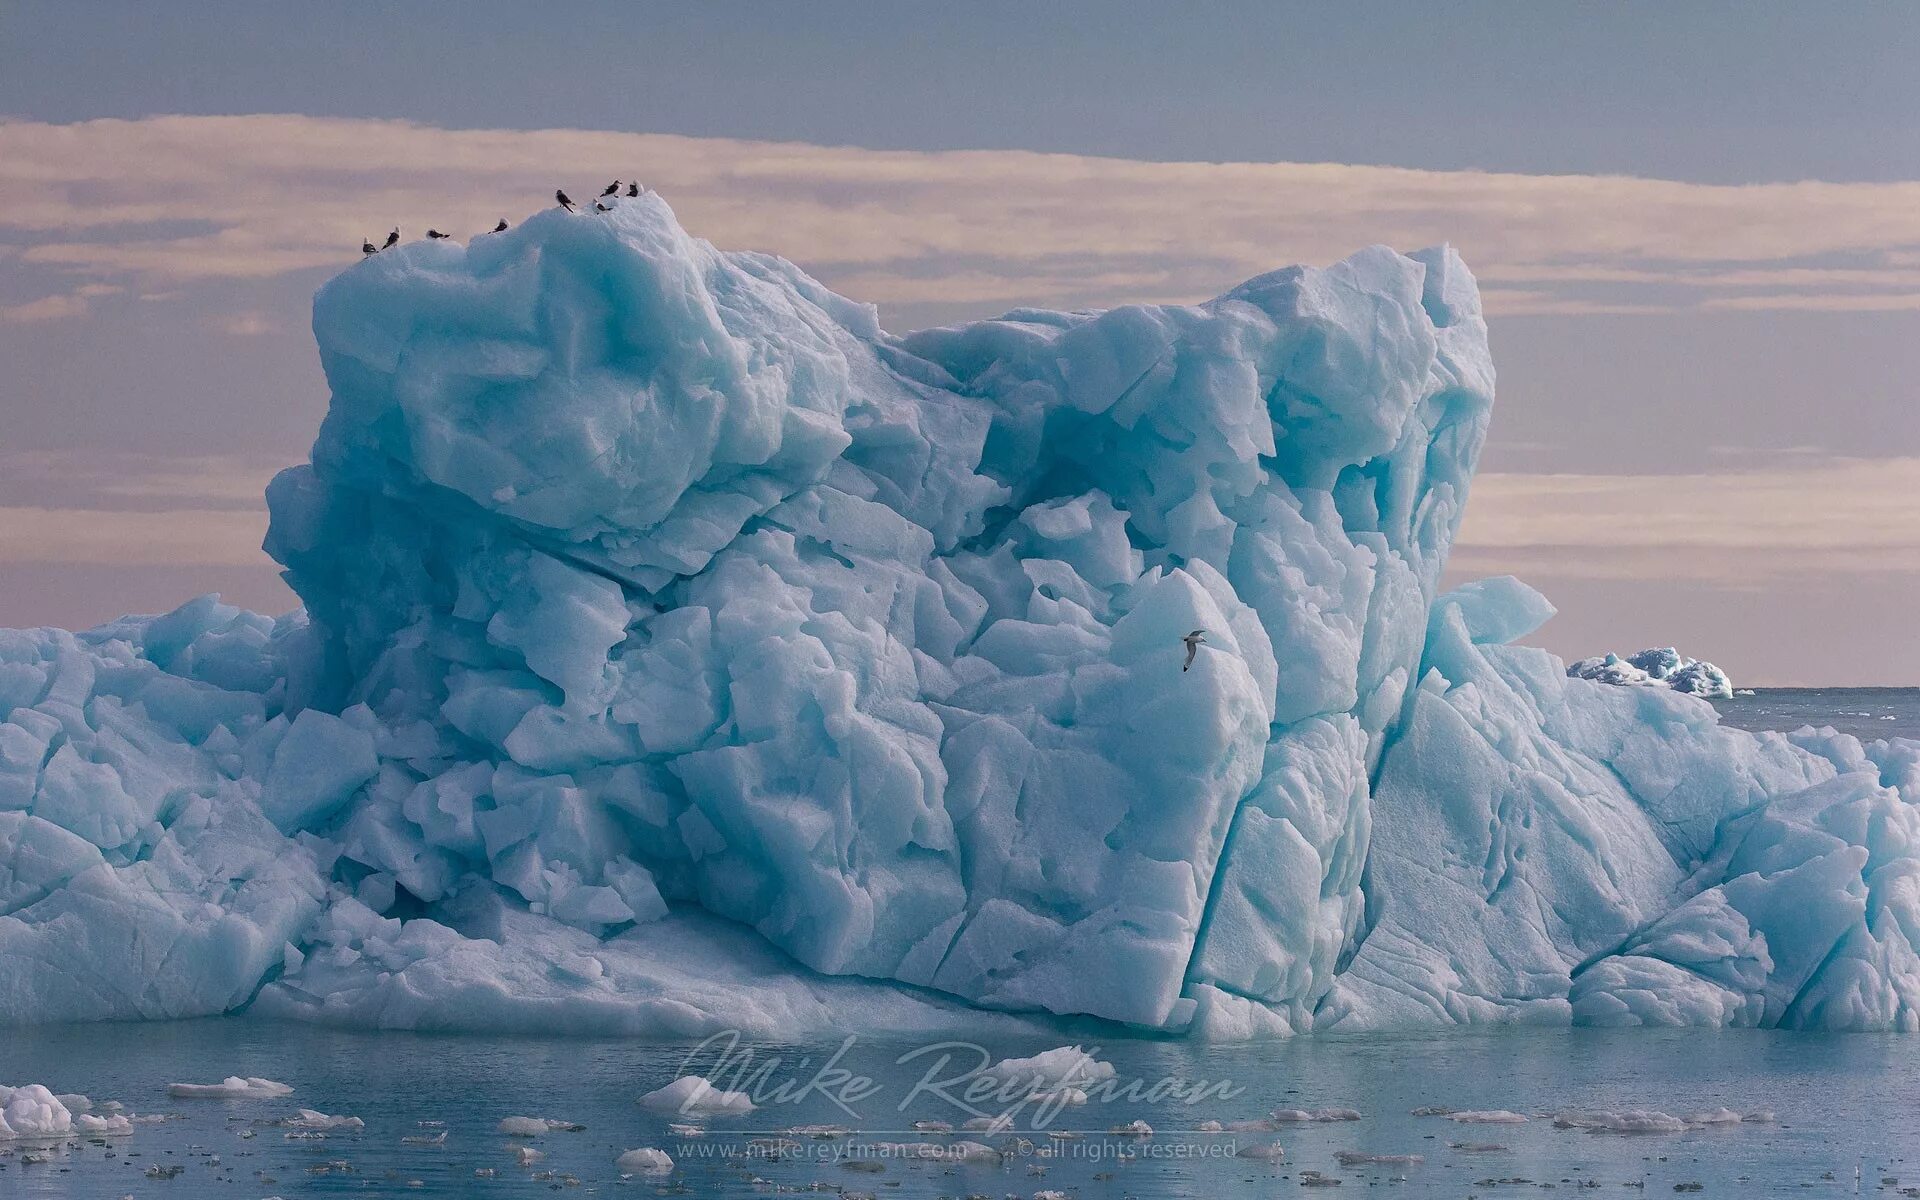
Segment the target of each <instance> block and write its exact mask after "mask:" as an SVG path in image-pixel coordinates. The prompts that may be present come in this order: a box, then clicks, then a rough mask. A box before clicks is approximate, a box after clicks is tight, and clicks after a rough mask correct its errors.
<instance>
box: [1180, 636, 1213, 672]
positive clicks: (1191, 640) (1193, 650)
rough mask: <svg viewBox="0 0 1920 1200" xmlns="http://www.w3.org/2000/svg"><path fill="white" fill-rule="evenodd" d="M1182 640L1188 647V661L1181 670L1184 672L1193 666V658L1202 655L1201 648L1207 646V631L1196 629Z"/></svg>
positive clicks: (1182, 664) (1181, 665) (1182, 665)
mask: <svg viewBox="0 0 1920 1200" xmlns="http://www.w3.org/2000/svg"><path fill="white" fill-rule="evenodd" d="M1180 640H1181V641H1182V642H1185V643H1186V646H1187V661H1186V662H1183V663H1181V664H1180V669H1181V670H1182V671H1184V670H1186V669H1187V668H1188V667H1191V666H1192V665H1193V656H1194V655H1196V654H1198V653H1200V647H1201V646H1203V645H1205V644H1206V641H1207V631H1206V630H1204V629H1196V630H1194V631H1193V632H1192V633H1190V634H1188V635H1187V636H1185V637H1183V638H1181V639H1180Z"/></svg>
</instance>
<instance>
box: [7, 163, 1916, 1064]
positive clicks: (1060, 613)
mask: <svg viewBox="0 0 1920 1200" xmlns="http://www.w3.org/2000/svg"><path fill="white" fill-rule="evenodd" d="M314 333H315V337H316V340H317V342H318V345H319V350H320V358H321V364H322V366H323V368H324V370H325V372H326V376H327V380H328V384H329V386H330V388H331V391H332V403H331V406H330V408H329V411H328V414H327V417H326V419H325V421H324V423H323V424H322V426H321V428H320V431H319V435H318V438H317V440H316V442H315V444H314V447H313V452H312V456H311V461H310V462H309V463H307V464H304V465H301V466H297V467H294V468H292V469H290V470H288V471H285V472H283V473H282V474H281V475H279V476H278V477H277V478H276V479H275V480H274V481H273V483H272V485H271V486H270V488H269V490H268V495H267V500H268V506H269V508H270V510H271V527H270V531H269V533H268V535H267V541H266V549H267V550H268V552H269V553H270V554H272V555H273V557H274V558H275V559H276V560H277V561H279V562H280V563H281V564H282V565H283V566H284V568H285V576H286V578H287V580H288V582H289V583H290V584H291V585H292V587H293V588H294V590H295V591H296V592H297V593H298V594H299V596H300V597H301V599H302V601H303V607H302V608H301V609H300V610H298V611H296V612H294V613H291V614H288V615H286V616H282V617H278V618H270V617H264V616H260V615H257V614H253V613H248V612H244V611H241V610H239V609H236V608H233V607H231V606H229V605H225V604H222V603H221V602H219V600H218V599H217V598H216V597H211V596H208V597H201V598H200V599H197V600H193V601H190V602H189V603H187V604H185V605H183V606H182V607H181V608H179V609H177V610H175V611H173V612H171V613H167V614H165V615H162V616H154V617H128V618H124V619H122V620H120V621H116V622H113V623H110V624H108V625H105V626H101V627H100V628H97V629H93V630H89V631H85V632H81V633H68V632H63V631H59V630H51V629H36V630H15V631H5V632H0V998H4V1003H0V1021H4V1022H7V1023H33V1022H46V1021H68V1020H103V1019H136V1018H169V1017H184V1016H193V1015H202V1014H211V1013H221V1012H230V1011H236V1010H239V1009H242V1008H248V1007H251V1008H252V1009H253V1010H255V1011H259V1012H264V1013H268V1014H273V1015H277V1016H283V1017H291V1018H297V1019H304V1020H313V1021H322V1022H330V1023H336V1024H342V1025H356V1026H366V1027H377V1028H406V1029H472V1030H490V1031H534V1030H538V1031H552V1030H554V1029H568V1030H573V1031H577V1032H581V1033H611V1034H622V1035H630V1036H647V1037H660V1038H690V1037H704V1036H707V1035H709V1034H712V1033H715V1032H719V1031H723V1030H728V1029H732V1030H737V1031H739V1032H741V1033H742V1034H743V1035H746V1036H753V1037H762V1038H773V1037H799V1036H805V1035H808V1034H813V1033H825V1032H828V1031H844V1030H848V1029H866V1030H895V1031H903V1030H915V1031H924V1030H929V1029H936V1028H937V1029H943V1030H944V1029H957V1028H965V1029H970V1030H973V1031H975V1032H978V1031H980V1030H981V1029H982V1028H1005V1029H1007V1030H1015V1029H1019V1030H1024V1031H1026V1032H1028V1033H1033V1032H1035V1031H1036V1030H1039V1029H1043V1028H1044V1029H1054V1030H1056V1031H1057V1030H1058V1027H1059V1025H1060V1023H1061V1021H1062V1019H1073V1020H1076V1021H1080V1022H1082V1023H1084V1022H1085V1021H1087V1020H1089V1019H1092V1020H1098V1021H1104V1022H1109V1023H1112V1025H1114V1026H1116V1027H1119V1028H1121V1029H1136V1030H1146V1031H1157V1032H1168V1033H1185V1034H1187V1035H1190V1036H1195V1037H1207V1038H1216V1039H1231V1038H1247V1037H1262V1036H1283V1035H1286V1034H1291V1033H1296V1032H1302V1031H1308V1030H1319V1029H1339V1030H1370V1029H1387V1028H1405V1027H1409V1026H1422V1025H1426V1026H1431V1025H1446V1024H1464V1023H1480V1022H1494V1023H1498V1022H1532V1023H1538V1022H1551V1023H1568V1022H1581V1023H1589V1024H1602V1025H1628V1024H1662V1025H1674V1024H1691V1025H1714V1026H1718V1025H1775V1026H1790V1027H1803V1028H1829V1029H1840V1028H1845V1029H1904V1030H1912V1029H1916V1028H1920V960H1916V957H1915V954H1914V951H1913V948H1912V947H1913V945H1914V943H1915V940H1916V936H1917V935H1920V862H1916V857H1915V856H1916V846H1920V818H1916V816H1915V815H1914V809H1913V801H1914V800H1915V799H1920V744H1916V743H1913V742H1907V741H1899V740H1895V741H1881V742H1870V743H1862V742H1860V741H1859V740H1857V739H1854V738H1851V737H1847V736H1844V735H1840V734H1837V733H1834V732H1832V731H1815V730H1804V731H1801V732H1800V733H1796V734H1793V735H1790V736H1789V735H1780V734H1764V735H1753V734H1748V733H1743V732H1740V731H1737V730H1733V729H1728V728H1724V727H1722V726H1720V725H1719V723H1718V721H1717V718H1716V717H1715V714H1714V713H1713V711H1712V709H1711V707H1710V706H1708V705H1706V704H1705V703H1703V702H1702V701H1700V700H1699V699H1697V698H1695V697H1694V696H1691V695H1687V694H1684V692H1685V691H1687V690H1688V688H1676V687H1673V686H1665V687H1660V688H1614V687H1608V686H1605V685H1603V684H1600V683H1596V682H1593V681H1590V680H1587V679H1583V678H1570V677H1569V676H1568V673H1567V671H1566V669H1565V668H1564V667H1563V666H1562V665H1561V664H1560V663H1559V662H1558V661H1557V660H1555V659H1554V658H1552V656H1550V655H1548V654H1546V653H1545V652H1544V651H1540V650H1535V649H1530V648H1526V647H1521V646H1517V645H1514V644H1512V643H1513V642H1515V640H1516V639H1518V638H1521V637H1523V636H1525V635H1526V634H1527V633H1529V632H1531V631H1532V630H1533V629H1535V628H1537V627H1538V625H1539V624H1540V623H1541V622H1542V621H1544V620H1546V619H1547V618H1548V617H1550V616H1551V615H1552V612H1553V609H1552V606H1551V605H1550V604H1549V603H1547V601H1546V600H1545V599H1544V598H1543V597H1541V596H1540V595H1539V594H1538V593H1536V592H1534V591H1533V590H1532V589H1530V588H1528V587H1526V585H1524V584H1522V583H1520V582H1519V581H1517V580H1513V579H1510V578H1500V579H1491V580H1482V581H1479V582H1476V583H1472V584H1468V585H1466V586H1464V587H1461V588H1457V589H1455V590H1453V591H1451V592H1448V593H1445V594H1442V593H1441V591H1440V583H1439V580H1440V576H1441V572H1442V570H1443V568H1444V566H1445V562H1446V558H1447V552H1448V549H1449V546H1450V544H1451V542H1452V539H1453V536H1454V533H1455V531H1456V530H1457V528H1458V526H1459V522H1460V518H1461V515H1462V513H1463V511H1464V505H1465V503H1466V499H1467V492H1468V489H1469V486H1470V481H1471V478H1472V475H1473V471H1474V468H1475V465H1476V462H1477V460H1478V456H1479V452H1480V448H1481V445H1482V443H1483V441H1484V439H1485V435H1486V431H1487V428H1488V423H1489V421H1490V419H1491V414H1492V404H1493V392H1494V373H1493V367H1492V362H1491V358H1490V355H1489V353H1488V349H1487V340H1486V325H1485V322H1484V320H1483V319H1482V316H1481V312H1480V302H1479V295H1478V291H1477V288H1476V286H1475V283H1474V280H1473V277H1472V275H1471V273H1470V272H1469V271H1468V270H1467V268H1466V266H1465V265H1464V264H1463V263H1462V262H1461V260H1460V258H1459V257H1458V256H1457V255H1456V254H1455V253H1454V252H1453V251H1452V250H1450V249H1447V248H1444V247H1443V248H1437V249H1431V250H1423V251H1419V252H1417V253H1413V254H1400V253H1396V252H1394V251H1392V250H1388V249H1385V248H1381V247H1374V248H1371V249H1367V250H1363V251H1361V252H1359V253H1358V254H1355V255H1354V256H1352V257H1351V258H1348V259H1346V260H1344V261H1342V262H1339V263H1336V264H1334V265H1333V266H1331V267H1328V268H1325V269H1315V268H1306V267H1292V268H1287V269H1284V270H1280V271H1275V272H1273V273H1270V274H1267V275H1263V276H1260V277H1258V278H1255V279H1253V280H1250V281H1248V282H1246V283H1244V284H1241V285H1239V286H1238V287H1235V288H1233V289H1231V290H1230V291H1228V292H1226V293H1224V294H1222V295H1221V296H1219V297H1217V298H1215V299H1213V300H1210V301H1207V302H1205V303H1201V304H1194V305H1178V306H1128V307H1122V308H1116V309H1112V310H1109V311H1104V312H1047V311H1041V310H1035V309H1021V310H1016V311H1014V312H1011V313H1008V314H1006V315H1005V316H1003V317H1000V318H998V319H995V320H990V321H982V322H976V323H974V324H970V325H966V326H961V327H955V328H946V329H935V330H927V331H922V332H919V333H915V334H912V335H909V336H905V337H896V336H893V335H890V334H888V333H886V332H885V331H883V330H882V328H881V326H880V323H879V320H878V317H877V314H876V312H875V310H874V309H872V308H871V307H869V306H865V305H861V304H857V303H854V302H852V301H849V300H846V299H844V298H842V297H840V296H837V295H835V294H833V293H832V292H830V291H828V290H827V289H826V288H824V287H823V286H821V285H820V284H819V283H817V282H815V281H814V280H812V279H811V278H809V277H808V276H807V275H805V274H804V273H803V272H801V271H800V270H799V269H798V268H797V267H795V266H793V265H792V264H790V263H787V262H785V261H783V260H781V259H778V258H775V257H772V256H770V255H765V254H753V253H732V252H723V251H720V250H717V249H715V248H714V247H712V246H710V245H708V244H707V243H705V242H702V241H699V240H697V239H695V238H693V237H691V236H689V235H688V234H687V233H686V232H685V231H684V230H683V229H682V228H681V227H680V225H679V224H678V222H677V221H676V220H675V218H674V216H673V214H672V212H671V210H670V209H669V208H668V207H667V205H666V204H665V202H664V201H663V200H661V199H660V198H659V197H658V196H656V195H652V194H648V195H645V196H639V197H632V198H616V200H615V202H614V204H613V208H612V211H610V212H607V213H580V214H573V213H567V212H562V211H559V210H554V211H549V212H545V213H541V214H538V215H536V216H534V217H533V218H531V219H529V220H527V221H526V222H524V223H522V224H521V225H519V226H518V227H515V228H513V229H511V230H509V231H507V232H504V233H500V234H494V235H486V236H483V237H480V238H477V239H475V241H474V242H473V244H471V245H468V246H462V245H457V244H454V243H452V242H450V241H435V242H427V243H420V244H416V245H409V246H404V247H399V248H397V249H394V250H390V251H387V252H384V253H382V254H379V255H376V256H373V257H371V258H368V259H366V260H365V261H363V262H361V263H359V264H356V265H355V266H354V267H353V268H351V269H349V270H347V271H345V272H343V273H341V274H340V275H339V276H337V277H336V278H334V279H333V280H331V281H329V282H328V283H327V284H326V285H325V286H323V287H322V288H321V290H320V292H319V294H318V295H317V296H316V298H315V302H314ZM1194 630H1202V631H1204V638H1203V639H1202V640H1201V641H1200V642H1199V644H1198V645H1197V647H1196V652H1195V654H1194V657H1193V661H1192V663H1191V668H1190V669H1188V668H1187V664H1186V661H1185V660H1186V650H1187V647H1186V644H1185V641H1184V639H1185V638H1186V635H1188V634H1189V633H1190V632H1191V631H1194ZM1675 658H1676V659H1677V658H1678V656H1677V654H1676V655H1675ZM1636 669H1637V668H1636ZM1682 669H1684V664H1682V665H1681V666H1680V667H1676V669H1675V670H1673V671H1669V672H1668V678H1669V679H1674V678H1678V677H1679V674H1680V671H1681V670H1682ZM1699 674H1700V676H1701V677H1702V678H1704V677H1705V674H1706V673H1705V672H1701V673H1699ZM1689 688H1693V685H1689ZM1693 690H1697V688H1693ZM1058 1040H1060V1039H1057V1038H1056V1042H1057V1041H1058Z"/></svg>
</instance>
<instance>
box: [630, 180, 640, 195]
mask: <svg viewBox="0 0 1920 1200" xmlns="http://www.w3.org/2000/svg"><path fill="white" fill-rule="evenodd" d="M639 194H640V185H639V184H637V183H630V184H628V185H627V195H629V196H638V195H639Z"/></svg>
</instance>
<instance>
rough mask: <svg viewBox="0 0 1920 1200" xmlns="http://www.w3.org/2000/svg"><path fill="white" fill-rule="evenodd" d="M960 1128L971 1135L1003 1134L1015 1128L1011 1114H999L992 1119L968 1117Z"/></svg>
mask: <svg viewBox="0 0 1920 1200" xmlns="http://www.w3.org/2000/svg"><path fill="white" fill-rule="evenodd" d="M960 1128H962V1129H965V1130H967V1131H968V1132H970V1133H1003V1132H1005V1131H1006V1130H1009V1129H1012V1128H1013V1116H1012V1114H1010V1113H998V1114H996V1115H994V1116H991V1117H968V1118H967V1119H966V1120H965V1121H963V1122H961V1125H960Z"/></svg>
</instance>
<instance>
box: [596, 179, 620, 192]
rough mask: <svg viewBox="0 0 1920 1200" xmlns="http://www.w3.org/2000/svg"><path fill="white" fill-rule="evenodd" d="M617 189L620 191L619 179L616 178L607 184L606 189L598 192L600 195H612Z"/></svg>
mask: <svg viewBox="0 0 1920 1200" xmlns="http://www.w3.org/2000/svg"><path fill="white" fill-rule="evenodd" d="M619 191H620V181H619V180H618V179H616V180H614V181H613V182H612V183H610V184H608V185H607V190H606V191H604V192H601V193H600V194H601V195H602V196H612V195H615V194H617V193H618V192H619Z"/></svg>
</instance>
